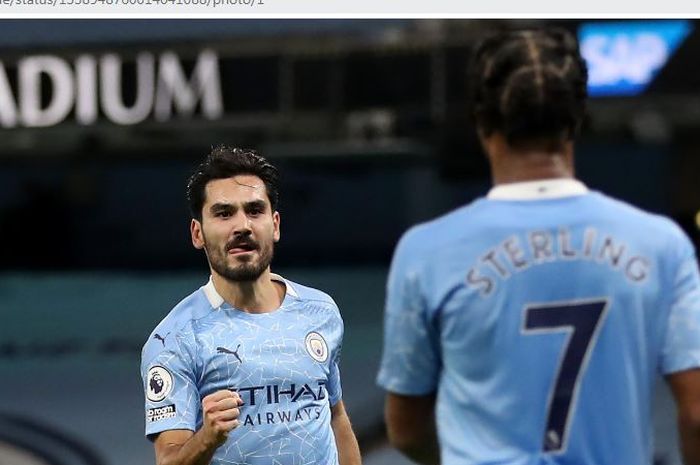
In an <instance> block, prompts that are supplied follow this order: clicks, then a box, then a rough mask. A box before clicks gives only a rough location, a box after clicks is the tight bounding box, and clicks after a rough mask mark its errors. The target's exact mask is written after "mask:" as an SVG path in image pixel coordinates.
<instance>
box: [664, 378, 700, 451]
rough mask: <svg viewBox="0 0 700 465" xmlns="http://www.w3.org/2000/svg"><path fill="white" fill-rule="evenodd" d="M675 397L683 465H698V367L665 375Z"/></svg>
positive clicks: (699, 439)
mask: <svg viewBox="0 0 700 465" xmlns="http://www.w3.org/2000/svg"><path fill="white" fill-rule="evenodd" d="M666 380H667V381H668V384H669V385H670V386H671V391H672V392H673V397H674V398H675V399H676V406H677V412H678V433H679V437H680V441H681V450H682V452H683V461H684V463H685V465H700V369H694V370H686V371H680V372H677V373H671V374H670V375H667V376H666Z"/></svg>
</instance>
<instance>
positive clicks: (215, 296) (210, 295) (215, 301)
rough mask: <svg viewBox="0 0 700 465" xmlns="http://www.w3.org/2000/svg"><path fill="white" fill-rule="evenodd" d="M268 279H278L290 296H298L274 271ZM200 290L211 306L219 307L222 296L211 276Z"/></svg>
mask: <svg viewBox="0 0 700 465" xmlns="http://www.w3.org/2000/svg"><path fill="white" fill-rule="evenodd" d="M270 279H272V280H273V281H279V282H281V283H282V284H284V286H285V288H286V289H287V291H286V292H287V294H289V295H291V296H292V297H299V294H297V291H296V290H294V287H293V286H292V284H291V283H290V282H289V281H287V280H286V279H284V278H283V277H282V276H280V275H278V274H275V273H270ZM202 290H203V291H204V295H206V296H207V300H208V301H209V303H210V304H211V306H212V307H213V308H219V307H221V306H222V305H223V304H224V298H223V297H221V294H219V293H218V292H217V291H216V288H215V287H214V282H213V281H212V279H211V276H210V277H209V282H208V283H206V284H205V285H204V286H202Z"/></svg>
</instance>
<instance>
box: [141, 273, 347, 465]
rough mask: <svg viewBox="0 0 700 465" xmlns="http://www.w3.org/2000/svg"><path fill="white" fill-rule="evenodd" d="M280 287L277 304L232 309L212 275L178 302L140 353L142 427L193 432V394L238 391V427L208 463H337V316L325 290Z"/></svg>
mask: <svg viewBox="0 0 700 465" xmlns="http://www.w3.org/2000/svg"><path fill="white" fill-rule="evenodd" d="M273 279H275V280H277V281H281V282H283V283H284V284H285V285H286V296H285V298H284V301H283V303H282V305H281V307H280V308H279V309H277V310H275V311H273V312H270V313H261V314H251V313H246V312H242V311H239V310H237V309H235V308H232V307H231V306H230V305H229V304H227V303H226V302H224V299H223V298H222V297H221V296H220V295H219V294H218V293H217V292H216V290H215V289H214V286H213V284H212V282H211V281H210V282H209V283H208V284H207V285H205V286H203V287H202V288H200V289H199V290H197V291H196V292H194V293H193V294H191V295H190V296H189V297H187V298H185V299H184V300H183V301H182V302H180V303H179V304H178V305H177V306H176V307H175V308H174V309H173V310H172V311H171V312H170V313H169V314H168V315H167V316H166V317H165V319H164V320H163V321H162V322H161V323H160V324H159V325H158V326H157V327H156V329H155V330H154V331H153V333H152V334H151V336H150V337H149V339H148V341H147V342H146V344H145V345H144V348H143V352H142V363H141V375H142V378H143V382H144V390H145V394H146V405H145V409H146V435H148V436H151V437H152V435H154V434H156V433H160V432H162V431H165V430H172V429H189V430H192V431H197V430H198V429H199V428H200V427H201V425H202V407H201V401H202V399H203V398H204V397H206V396H207V395H209V394H212V393H214V392H216V391H218V390H221V389H230V390H232V391H237V392H238V393H239V395H240V396H241V398H242V399H243V401H244V402H245V405H243V406H242V407H241V415H240V417H239V421H240V426H238V427H237V428H236V429H234V430H233V431H232V432H231V433H230V434H229V438H228V440H227V441H226V443H225V444H223V445H222V446H221V447H219V449H217V451H216V453H215V454H214V458H213V460H212V464H215V465H217V464H246V465H263V464H264V465H302V464H310V463H314V464H316V463H318V464H321V463H322V464H324V465H325V464H331V465H332V464H337V463H338V456H337V450H336V446H335V438H334V435H333V431H332V430H331V423H330V420H331V412H330V407H331V406H333V405H335V404H336V403H337V402H338V401H339V400H340V399H341V394H342V392H341V386H340V374H339V371H338V361H339V356H340V347H341V343H342V338H343V322H342V320H341V317H340V314H339V312H338V307H337V306H336V304H335V302H333V300H332V299H331V298H330V297H329V296H328V295H326V294H324V293H323V292H321V291H318V290H316V289H312V288H308V287H305V286H302V285H300V284H296V283H293V282H291V281H288V280H284V279H283V278H281V277H279V276H277V275H273Z"/></svg>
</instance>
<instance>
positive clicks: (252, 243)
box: [191, 175, 280, 281]
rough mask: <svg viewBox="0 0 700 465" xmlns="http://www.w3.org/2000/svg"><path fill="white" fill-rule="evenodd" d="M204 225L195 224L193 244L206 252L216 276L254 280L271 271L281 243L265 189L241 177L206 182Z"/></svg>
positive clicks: (275, 215)
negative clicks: (276, 243)
mask: <svg viewBox="0 0 700 465" xmlns="http://www.w3.org/2000/svg"><path fill="white" fill-rule="evenodd" d="M205 193H206V200H205V202H204V206H203V207H202V221H201V222H199V221H197V220H192V227H191V232H192V243H193V244H194V246H195V247H196V248H198V249H202V248H203V249H205V251H206V253H207V257H208V258H209V264H210V265H211V267H212V269H213V271H214V272H216V273H218V274H219V275H221V276H222V277H224V278H226V279H228V280H230V281H255V280H256V279H258V277H259V276H260V275H261V274H262V273H263V272H264V271H265V270H266V269H268V267H269V266H270V262H271V261H272V255H273V247H274V243H275V242H277V241H278V240H279V238H280V216H279V213H278V212H276V211H275V212H273V211H272V208H271V205H270V200H269V199H268V197H267V190H266V189H265V184H264V183H263V181H262V180H261V179H260V178H258V177H257V176H252V175H238V176H234V177H232V178H227V179H216V180H213V181H210V182H209V183H207V185H206V188H205Z"/></svg>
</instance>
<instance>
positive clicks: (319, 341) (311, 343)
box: [305, 332, 328, 363]
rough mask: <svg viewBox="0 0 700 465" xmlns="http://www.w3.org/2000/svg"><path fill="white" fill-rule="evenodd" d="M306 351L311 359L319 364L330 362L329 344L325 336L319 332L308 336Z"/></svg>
mask: <svg viewBox="0 0 700 465" xmlns="http://www.w3.org/2000/svg"><path fill="white" fill-rule="evenodd" d="M305 343H306V351H307V352H308V353H309V355H311V358H313V359H314V360H316V361H317V362H321V363H323V362H325V361H326V360H328V344H326V340H325V339H323V336H321V335H320V334H318V333H317V332H310V333H309V334H307V335H306V340H305Z"/></svg>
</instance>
